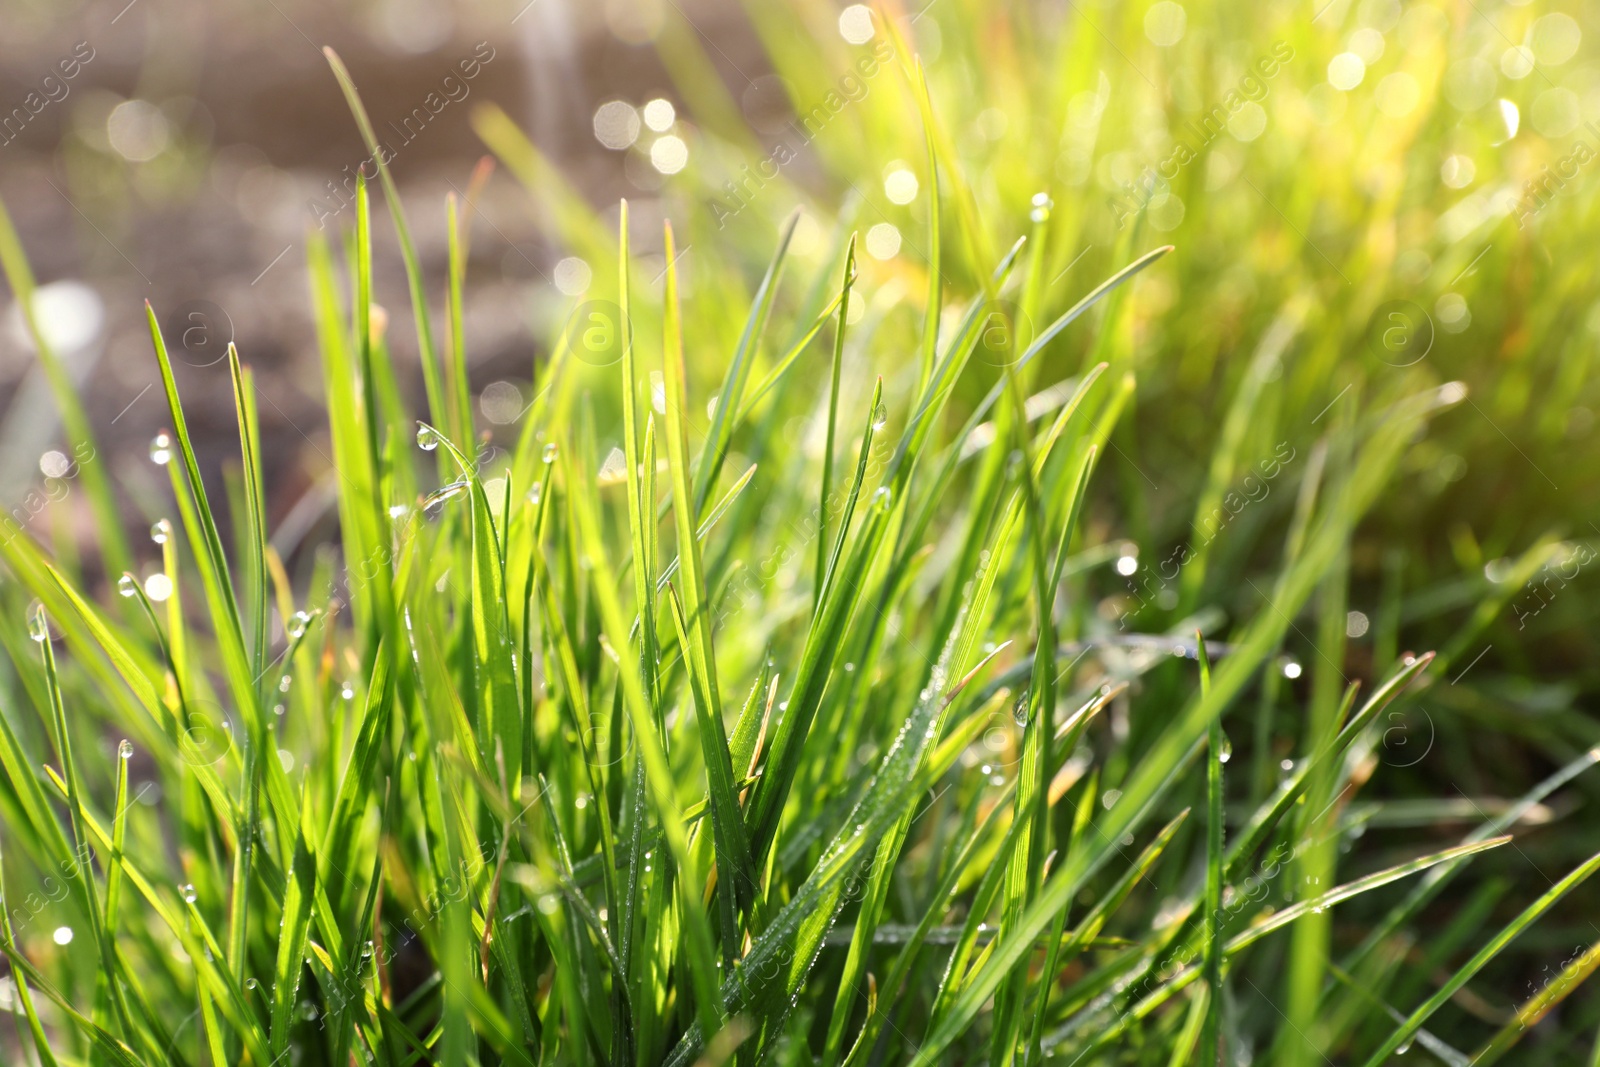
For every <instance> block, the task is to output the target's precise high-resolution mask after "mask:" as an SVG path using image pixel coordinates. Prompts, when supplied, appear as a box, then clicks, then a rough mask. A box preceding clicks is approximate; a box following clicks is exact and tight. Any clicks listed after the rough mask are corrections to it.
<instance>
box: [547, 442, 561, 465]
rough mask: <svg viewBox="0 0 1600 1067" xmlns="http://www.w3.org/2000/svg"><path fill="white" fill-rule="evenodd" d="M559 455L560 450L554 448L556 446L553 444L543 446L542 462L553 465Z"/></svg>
mask: <svg viewBox="0 0 1600 1067" xmlns="http://www.w3.org/2000/svg"><path fill="white" fill-rule="evenodd" d="M560 453H561V450H560V449H558V448H556V446H555V445H554V444H548V445H545V446H544V461H545V462H546V463H554V462H555V461H556V456H558V455H560Z"/></svg>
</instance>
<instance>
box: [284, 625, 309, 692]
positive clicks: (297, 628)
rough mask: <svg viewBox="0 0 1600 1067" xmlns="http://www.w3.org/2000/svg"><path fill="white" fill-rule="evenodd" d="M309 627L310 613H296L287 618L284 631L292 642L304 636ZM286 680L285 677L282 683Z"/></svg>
mask: <svg viewBox="0 0 1600 1067" xmlns="http://www.w3.org/2000/svg"><path fill="white" fill-rule="evenodd" d="M309 625H311V613H310V612H306V611H297V612H295V613H294V614H293V615H291V616H290V617H289V625H288V626H286V627H285V629H286V630H287V631H288V633H289V637H290V638H291V639H292V640H299V639H300V638H301V637H304V636H305V632H306V627H307V626H309ZM288 680H289V679H288V677H287V676H285V678H284V681H286V682H287V681H288Z"/></svg>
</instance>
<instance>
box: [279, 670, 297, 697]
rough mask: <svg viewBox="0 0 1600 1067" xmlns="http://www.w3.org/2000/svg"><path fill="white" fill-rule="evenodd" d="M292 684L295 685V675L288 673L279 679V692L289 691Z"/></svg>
mask: <svg viewBox="0 0 1600 1067" xmlns="http://www.w3.org/2000/svg"><path fill="white" fill-rule="evenodd" d="M292 685H294V675H292V674H286V675H284V676H283V677H282V678H279V679H278V692H280V693H287V692H288V691H289V687H290V686H292Z"/></svg>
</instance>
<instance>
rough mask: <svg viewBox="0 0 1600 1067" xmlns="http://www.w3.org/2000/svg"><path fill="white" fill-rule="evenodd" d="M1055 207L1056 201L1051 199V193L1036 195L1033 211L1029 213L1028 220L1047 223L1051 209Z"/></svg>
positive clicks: (1034, 195)
mask: <svg viewBox="0 0 1600 1067" xmlns="http://www.w3.org/2000/svg"><path fill="white" fill-rule="evenodd" d="M1055 206H1056V204H1055V201H1054V200H1051V199H1050V194H1049V193H1034V194H1033V210H1031V211H1029V212H1028V218H1030V219H1032V220H1033V221H1034V222H1047V221H1049V219H1050V209H1051V208H1053V207H1055Z"/></svg>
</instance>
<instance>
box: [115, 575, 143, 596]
mask: <svg viewBox="0 0 1600 1067" xmlns="http://www.w3.org/2000/svg"><path fill="white" fill-rule="evenodd" d="M138 591H139V579H137V578H135V577H134V576H133V575H131V574H124V575H123V576H122V577H121V578H118V579H117V592H118V593H121V594H122V595H123V596H133V594H135V593H137V592H138Z"/></svg>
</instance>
